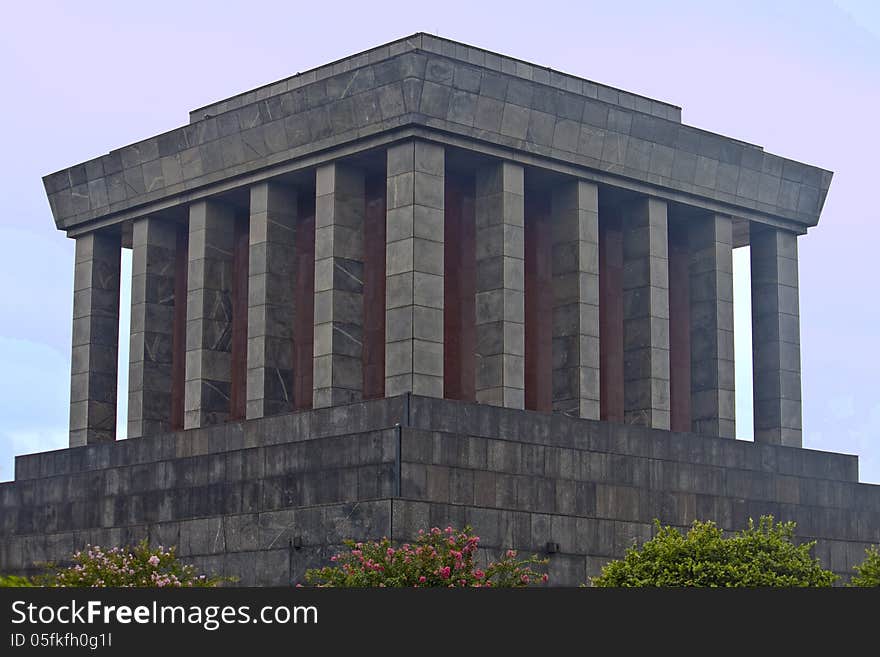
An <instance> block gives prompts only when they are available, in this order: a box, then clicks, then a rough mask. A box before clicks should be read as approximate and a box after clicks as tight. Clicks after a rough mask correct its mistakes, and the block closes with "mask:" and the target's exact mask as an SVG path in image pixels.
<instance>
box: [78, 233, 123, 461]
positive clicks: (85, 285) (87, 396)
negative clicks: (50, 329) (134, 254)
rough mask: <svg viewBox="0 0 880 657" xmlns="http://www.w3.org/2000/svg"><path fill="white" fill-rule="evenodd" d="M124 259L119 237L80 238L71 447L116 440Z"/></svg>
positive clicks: (97, 235) (88, 236)
mask: <svg viewBox="0 0 880 657" xmlns="http://www.w3.org/2000/svg"><path fill="white" fill-rule="evenodd" d="M120 256H121V245H120V238H119V234H118V233H111V232H94V233H87V234H85V235H82V236H80V237H77V238H76V256H75V259H74V273H73V345H72V350H71V367H70V446H71V447H79V446H81V445H89V444H91V443H98V442H104V441H109V440H115V439H116V371H117V367H116V359H117V347H118V344H119V263H120Z"/></svg>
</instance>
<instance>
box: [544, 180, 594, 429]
mask: <svg viewBox="0 0 880 657" xmlns="http://www.w3.org/2000/svg"><path fill="white" fill-rule="evenodd" d="M551 234H552V241H553V253H552V270H553V410H554V411H557V412H561V413H565V414H566V415H573V416H575V417H582V418H589V419H591V420H598V419H599V189H598V187H597V186H596V185H595V184H594V183H590V182H586V181H582V180H575V181H571V182H567V183H565V184H563V185H560V186H558V187H556V188H555V189H554V190H553V197H552V205H551Z"/></svg>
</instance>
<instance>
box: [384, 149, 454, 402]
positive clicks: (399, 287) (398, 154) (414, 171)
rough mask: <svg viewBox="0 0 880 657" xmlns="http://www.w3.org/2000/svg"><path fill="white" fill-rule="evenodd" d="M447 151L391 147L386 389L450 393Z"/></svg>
mask: <svg viewBox="0 0 880 657" xmlns="http://www.w3.org/2000/svg"><path fill="white" fill-rule="evenodd" d="M444 181H445V151H444V149H443V147H442V146H438V145H437V144H432V143H429V142H425V141H407V142H404V143H402V144H395V145H394V146H391V147H390V148H389V149H388V208H387V215H386V249H385V276H386V279H385V284H386V290H385V394H386V395H387V396H389V397H390V396H392V395H399V394H401V393H403V392H413V393H415V394H417V395H427V396H431V397H443V242H444V232H443V218H444V186H445V182H444Z"/></svg>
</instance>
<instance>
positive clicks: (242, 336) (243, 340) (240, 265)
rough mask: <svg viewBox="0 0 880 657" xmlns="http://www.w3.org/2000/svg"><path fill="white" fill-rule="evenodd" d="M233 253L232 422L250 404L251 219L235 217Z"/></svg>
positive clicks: (230, 400)
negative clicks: (248, 324) (248, 372)
mask: <svg viewBox="0 0 880 657" xmlns="http://www.w3.org/2000/svg"><path fill="white" fill-rule="evenodd" d="M234 240H235V241H234V243H233V244H234V245H233V251H232V374H231V377H232V380H231V385H230V393H229V419H230V420H243V419H244V417H245V410H246V404H247V321H248V258H249V252H250V245H249V244H248V217H247V216H246V215H244V214H240V215H238V216H236V217H235V237H234Z"/></svg>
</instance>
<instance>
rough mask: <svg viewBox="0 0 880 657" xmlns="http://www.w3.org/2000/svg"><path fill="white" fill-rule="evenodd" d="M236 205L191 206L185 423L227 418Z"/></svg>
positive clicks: (203, 423) (207, 203) (189, 426)
mask: <svg viewBox="0 0 880 657" xmlns="http://www.w3.org/2000/svg"><path fill="white" fill-rule="evenodd" d="M234 240H235V213H234V208H233V207H231V206H229V205H226V204H224V203H222V202H220V201H214V200H207V201H198V202H196V203H193V204H192V205H190V207H189V254H188V271H187V304H186V376H185V379H186V381H185V384H184V428H185V429H193V428H197V427H202V426H206V425H210V424H217V423H219V422H224V421H225V420H227V419H228V418H229V412H230V395H231V384H232V286H233V276H232V261H233V248H234Z"/></svg>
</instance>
